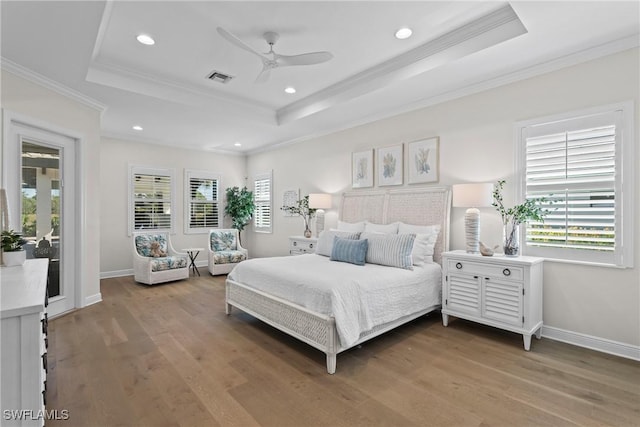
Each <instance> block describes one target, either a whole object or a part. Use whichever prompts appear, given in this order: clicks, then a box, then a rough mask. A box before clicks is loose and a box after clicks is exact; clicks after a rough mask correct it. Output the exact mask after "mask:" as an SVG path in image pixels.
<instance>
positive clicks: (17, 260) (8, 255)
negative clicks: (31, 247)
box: [2, 250, 27, 267]
mask: <svg viewBox="0 0 640 427" xmlns="http://www.w3.org/2000/svg"><path fill="white" fill-rule="evenodd" d="M26 259H27V251H24V250H22V251H13V252H3V253H2V263H3V264H4V266H5V267H13V266H14V265H22V264H24V262H25V261H26Z"/></svg>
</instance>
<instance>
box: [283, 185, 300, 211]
mask: <svg viewBox="0 0 640 427" xmlns="http://www.w3.org/2000/svg"><path fill="white" fill-rule="evenodd" d="M299 198H300V190H285V191H284V192H283V193H282V206H283V207H285V206H295V205H296V204H297V203H298V199H299ZM282 214H283V215H284V216H298V215H297V214H293V213H289V212H287V211H285V210H283V211H282Z"/></svg>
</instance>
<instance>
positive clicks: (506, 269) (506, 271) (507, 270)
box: [502, 268, 511, 276]
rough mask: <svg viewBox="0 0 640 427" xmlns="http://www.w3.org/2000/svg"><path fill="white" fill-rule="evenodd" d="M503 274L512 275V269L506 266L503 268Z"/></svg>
mask: <svg viewBox="0 0 640 427" xmlns="http://www.w3.org/2000/svg"><path fill="white" fill-rule="evenodd" d="M502 274H504V275H505V276H511V270H509V269H508V268H505V269H504V270H502Z"/></svg>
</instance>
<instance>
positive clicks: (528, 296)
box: [442, 251, 544, 350]
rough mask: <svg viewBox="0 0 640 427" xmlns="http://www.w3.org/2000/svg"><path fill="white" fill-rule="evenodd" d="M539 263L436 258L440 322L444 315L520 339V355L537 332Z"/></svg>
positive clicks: (452, 255) (456, 254)
mask: <svg viewBox="0 0 640 427" xmlns="http://www.w3.org/2000/svg"><path fill="white" fill-rule="evenodd" d="M543 261H544V260H543V259H542V258H537V257H524V256H522V257H513V258H512V257H505V256H493V257H484V256H481V255H475V254H468V253H466V252H465V251H451V252H445V253H443V254H442V272H443V273H442V274H443V277H442V279H443V280H442V283H443V291H442V323H443V324H444V326H447V325H448V323H449V316H455V317H460V318H463V319H467V320H472V321H474V322H478V323H483V324H485V325H490V326H494V327H496V328H502V329H505V330H508V331H512V332H516V333H519V334H522V336H523V340H524V348H525V350H529V349H530V348H531V335H533V334H534V333H535V335H536V338H540V333H541V330H542V275H543V266H544V263H543Z"/></svg>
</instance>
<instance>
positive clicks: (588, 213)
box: [517, 103, 633, 267]
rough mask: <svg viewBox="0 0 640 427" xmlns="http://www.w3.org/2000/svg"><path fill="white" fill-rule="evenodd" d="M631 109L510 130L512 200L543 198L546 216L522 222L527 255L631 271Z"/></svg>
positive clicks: (579, 115)
mask: <svg viewBox="0 0 640 427" xmlns="http://www.w3.org/2000/svg"><path fill="white" fill-rule="evenodd" d="M631 110H632V104H631V103H626V104H622V105H617V106H608V107H602V108H598V109H593V110H590V111H583V112H577V113H571V114H569V115H564V116H563V117H553V118H546V119H539V120H534V121H530V122H527V123H520V124H518V125H517V131H518V135H519V139H520V141H519V144H518V151H519V152H518V160H519V168H518V169H519V171H520V184H521V186H520V189H519V190H520V196H522V197H519V199H522V198H524V197H527V198H544V199H545V202H542V206H543V207H544V208H545V209H547V210H548V211H549V214H548V215H547V216H546V218H545V221H544V222H530V223H527V226H526V230H525V236H524V237H525V239H524V243H525V252H526V253H527V254H528V255H538V256H544V257H547V258H555V259H564V260H575V261H587V262H597V263H605V264H612V265H617V266H627V267H630V266H632V257H633V250H632V244H633V242H632V236H633V234H632V227H633V224H632V222H631V221H632V218H633V213H632V209H633V207H632V204H631V203H632V200H631V199H632V192H633V189H632V188H631V186H632V179H633V177H632V173H633V172H632V163H631V162H632V160H633V153H632V150H633V139H632V131H631V123H632V117H633V115H632V114H633V113H632V111H631ZM623 230H624V233H623ZM625 236H627V237H625Z"/></svg>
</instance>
